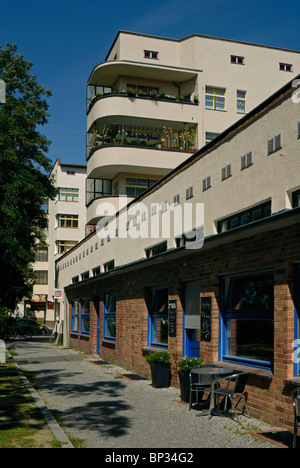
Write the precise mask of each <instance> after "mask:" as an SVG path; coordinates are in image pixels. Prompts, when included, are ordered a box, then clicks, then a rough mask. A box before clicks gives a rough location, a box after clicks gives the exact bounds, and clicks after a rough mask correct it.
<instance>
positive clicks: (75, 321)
mask: <svg viewBox="0 0 300 468" xmlns="http://www.w3.org/2000/svg"><path fill="white" fill-rule="evenodd" d="M79 304H80V303H79V299H75V300H74V301H73V302H72V316H71V330H72V332H78V331H79Z"/></svg>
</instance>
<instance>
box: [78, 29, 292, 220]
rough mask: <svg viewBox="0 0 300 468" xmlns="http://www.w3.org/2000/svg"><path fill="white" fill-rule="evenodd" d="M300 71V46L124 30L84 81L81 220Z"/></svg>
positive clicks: (146, 180) (147, 181) (170, 164)
mask: <svg viewBox="0 0 300 468" xmlns="http://www.w3.org/2000/svg"><path fill="white" fill-rule="evenodd" d="M299 72H300V54H299V52H298V51H290V50H284V49H279V48H274V47H267V46H262V45H256V44H249V43H244V42H237V41H231V40H224V39H219V38H214V37H207V36H201V35H198V34H194V35H191V36H188V37H186V38H183V39H180V40H174V39H168V38H163V37H155V36H149V35H143V34H136V33H131V32H125V31H120V32H119V33H118V35H117V36H116V38H115V41H114V42H113V44H112V46H111V48H110V50H109V52H108V54H107V56H106V59H105V61H104V62H103V63H100V64H99V65H97V66H95V67H94V69H93V70H92V72H91V74H90V77H89V79H88V84H87V144H86V159H87V224H88V226H90V228H91V229H93V227H94V226H95V224H96V223H97V221H98V220H99V218H101V216H103V213H102V211H101V210H102V207H103V202H104V201H108V202H109V203H111V204H115V206H116V205H118V197H119V195H127V197H128V201H130V200H133V199H134V198H135V197H136V196H137V195H139V194H140V193H142V192H143V191H144V190H145V189H148V188H149V187H151V186H153V185H154V184H155V183H156V182H157V181H158V180H159V179H160V178H161V177H163V176H164V175H166V174H167V173H168V172H169V171H170V170H172V169H174V168H175V167H177V166H178V165H179V164H181V163H183V162H184V161H185V160H186V159H187V158H188V157H189V154H190V153H191V152H192V153H194V152H195V151H196V150H197V149H199V148H201V147H202V146H204V145H205V144H207V143H209V142H210V141H212V140H213V139H214V138H216V137H217V136H218V135H219V134H220V133H222V132H223V131H224V130H225V129H226V128H228V127H229V126H230V125H232V124H233V123H234V122H236V121H237V120H239V119H240V118H242V117H243V116H244V115H245V114H246V113H248V112H249V111H251V110H252V109H254V108H255V107H256V106H257V105H258V104H259V103H261V102H262V101H263V100H264V99H266V98H267V97H268V96H270V95H271V94H272V93H273V92H275V91H276V90H277V89H279V88H280V87H281V86H283V85H284V84H286V83H287V82H288V81H290V80H291V79H292V77H293V76H296V75H297V73H299Z"/></svg>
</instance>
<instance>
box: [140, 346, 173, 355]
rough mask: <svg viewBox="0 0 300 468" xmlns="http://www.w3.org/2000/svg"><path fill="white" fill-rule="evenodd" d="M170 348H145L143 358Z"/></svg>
mask: <svg viewBox="0 0 300 468" xmlns="http://www.w3.org/2000/svg"><path fill="white" fill-rule="evenodd" d="M167 349H168V347H167V346H151V345H150V346H145V347H144V348H143V350H142V351H143V356H148V355H149V354H152V353H157V352H158V351H165V350H167Z"/></svg>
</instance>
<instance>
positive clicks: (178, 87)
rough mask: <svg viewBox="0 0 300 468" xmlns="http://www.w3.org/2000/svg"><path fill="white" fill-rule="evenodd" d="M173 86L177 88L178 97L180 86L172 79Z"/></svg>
mask: <svg viewBox="0 0 300 468" xmlns="http://www.w3.org/2000/svg"><path fill="white" fill-rule="evenodd" d="M173 84H174V86H175V87H176V88H177V89H178V97H179V98H180V86H179V85H177V84H176V83H175V81H173Z"/></svg>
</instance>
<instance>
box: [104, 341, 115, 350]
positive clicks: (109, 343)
mask: <svg viewBox="0 0 300 468" xmlns="http://www.w3.org/2000/svg"><path fill="white" fill-rule="evenodd" d="M102 346H103V347H104V348H110V349H115V347H116V342H115V341H109V340H102Z"/></svg>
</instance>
